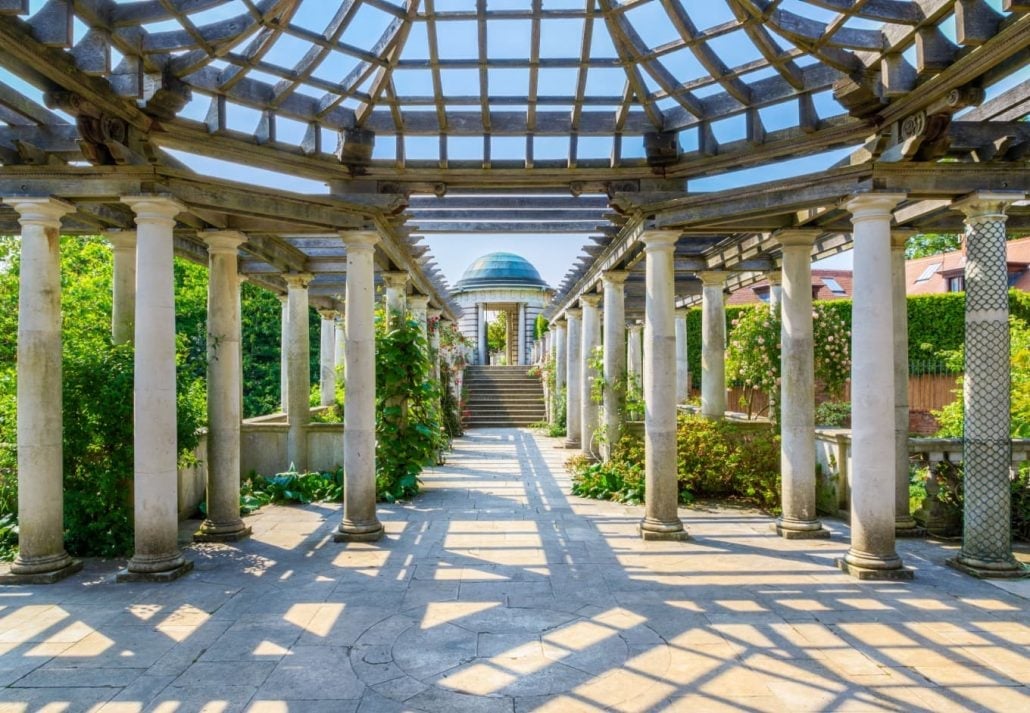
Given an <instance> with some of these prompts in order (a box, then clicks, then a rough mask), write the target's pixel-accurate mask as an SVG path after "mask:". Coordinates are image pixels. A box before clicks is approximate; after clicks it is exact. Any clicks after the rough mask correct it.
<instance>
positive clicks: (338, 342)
mask: <svg viewBox="0 0 1030 713" xmlns="http://www.w3.org/2000/svg"><path fill="white" fill-rule="evenodd" d="M333 328H334V329H335V330H336V336H335V337H333V367H334V369H335V370H336V378H337V379H342V380H343V384H344V388H346V384H347V330H346V329H345V327H344V315H343V313H342V312H337V313H336V319H335V320H333Z"/></svg>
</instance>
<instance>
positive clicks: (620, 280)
mask: <svg viewBox="0 0 1030 713" xmlns="http://www.w3.org/2000/svg"><path fill="white" fill-rule="evenodd" d="M627 277H629V273H628V272H626V271H624V270H612V271H609V272H606V273H604V275H603V276H602V278H601V279H602V281H603V283H604V340H603V342H604V379H605V382H606V383H605V388H604V440H605V443H606V444H607V447H606V448H605V449H604V454H605V458H608V457H609V456H610V454H611V449H612V447H613V446H614V445H615V444H616V442H617V441H618V440H619V435H620V434H621V431H622V420H623V418H624V417H625V408H626V290H625V284H626V278H627Z"/></svg>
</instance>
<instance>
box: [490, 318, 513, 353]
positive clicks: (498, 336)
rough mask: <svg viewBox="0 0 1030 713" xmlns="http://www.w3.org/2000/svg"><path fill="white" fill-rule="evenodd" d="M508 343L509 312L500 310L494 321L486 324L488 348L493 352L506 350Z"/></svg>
mask: <svg viewBox="0 0 1030 713" xmlns="http://www.w3.org/2000/svg"><path fill="white" fill-rule="evenodd" d="M507 344H508V317H507V313H505V312H500V313H498V315H497V316H496V317H495V318H494V321H493V322H490V323H489V324H487V325H486V348H487V349H489V350H490V353H491V354H495V353H497V352H501V353H502V354H504V353H506V352H505V346H507Z"/></svg>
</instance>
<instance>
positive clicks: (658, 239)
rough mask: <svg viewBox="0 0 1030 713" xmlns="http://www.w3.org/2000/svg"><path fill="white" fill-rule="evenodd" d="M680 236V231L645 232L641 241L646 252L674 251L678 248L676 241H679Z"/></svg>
mask: <svg viewBox="0 0 1030 713" xmlns="http://www.w3.org/2000/svg"><path fill="white" fill-rule="evenodd" d="M680 235H682V231H680V230H645V231H644V232H643V234H642V235H641V236H640V240H641V242H643V243H644V251H645V252H650V251H652V250H672V249H673V248H674V247H676V241H677V240H679V238H680Z"/></svg>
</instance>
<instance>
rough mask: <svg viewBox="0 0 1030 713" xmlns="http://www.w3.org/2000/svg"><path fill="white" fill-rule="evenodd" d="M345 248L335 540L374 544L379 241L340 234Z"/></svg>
mask: <svg viewBox="0 0 1030 713" xmlns="http://www.w3.org/2000/svg"><path fill="white" fill-rule="evenodd" d="M342 236H343V242H344V244H345V245H346V246H347V286H346V304H347V315H346V324H347V326H346V330H347V398H346V399H345V400H344V402H343V423H344V426H343V469H344V477H345V483H344V488H343V520H342V521H341V522H340V526H339V528H338V530H337V533H336V535H335V536H334V539H336V540H337V541H362V542H367V541H374V540H378V539H379V538H380V537H382V536H383V526H382V523H380V522H379V518H378V517H376V412H375V407H376V404H375V400H376V391H375V389H376V386H375V384H376V362H375V356H376V349H375V282H374V280H375V273H374V265H373V256H374V252H375V244H376V243H377V242H378V241H379V236H378V235H376V234H375V233H374V232H370V231H355V232H348V233H343V234H342Z"/></svg>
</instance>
